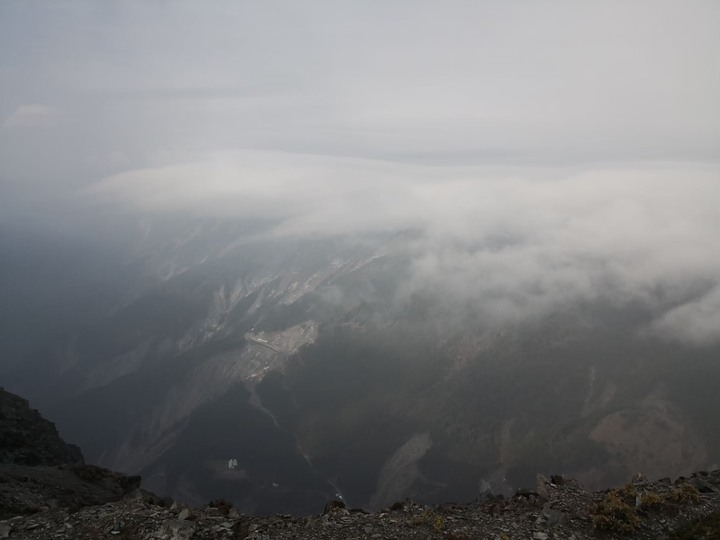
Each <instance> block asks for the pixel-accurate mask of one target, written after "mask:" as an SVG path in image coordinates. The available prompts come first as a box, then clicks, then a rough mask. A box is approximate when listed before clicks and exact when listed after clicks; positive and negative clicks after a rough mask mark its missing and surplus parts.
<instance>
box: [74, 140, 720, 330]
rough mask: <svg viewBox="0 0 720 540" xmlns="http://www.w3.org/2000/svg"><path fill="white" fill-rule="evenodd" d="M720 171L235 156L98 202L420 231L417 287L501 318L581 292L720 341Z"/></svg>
mask: <svg viewBox="0 0 720 540" xmlns="http://www.w3.org/2000/svg"><path fill="white" fill-rule="evenodd" d="M718 179H720V169H719V168H718V167H717V166H713V165H693V164H682V163H680V164H678V163H675V164H672V163H666V164H662V163H650V164H618V165H615V166H605V167H601V168H581V167H566V168H559V167H558V168H542V167H457V166H421V165H408V164H402V163H393V162H383V161H377V160H362V159H351V158H338V157H328V156H318V155H299V154H288V153H281V152H257V151H244V152H226V153H216V154H212V155H207V156H204V157H202V158H199V159H197V160H195V161H193V162H192V163H185V164H175V165H168V166H164V167H155V168H149V169H143V170H137V171H132V172H128V173H123V174H120V175H115V176H112V177H109V178H106V179H105V180H104V181H102V182H100V183H99V184H97V185H95V186H93V187H92V188H90V189H88V190H86V191H85V192H84V193H83V197H84V198H85V200H86V201H88V200H89V201H91V202H93V203H98V202H99V201H102V202H103V204H110V205H115V206H117V205H120V206H121V207H122V208H124V209H126V210H128V209H131V210H132V211H136V212H142V213H147V212H149V213H163V212H172V213H177V212H183V213H187V214H192V215H197V216H214V217H223V218H228V219H232V218H242V219H257V220H261V219H262V220H272V222H273V223H274V224H275V225H274V226H272V227H271V228H270V229H269V230H268V232H267V233H266V234H267V236H268V237H299V238H306V237H321V236H325V235H362V234H367V233H374V232H381V231H397V230H406V229H414V230H418V231H421V232H422V235H421V238H422V240H420V241H418V243H417V244H416V245H414V246H413V250H414V251H413V264H412V270H413V276H412V279H411V280H410V282H408V284H407V285H406V287H407V288H408V289H409V290H412V289H421V288H422V289H424V290H436V291H442V292H443V294H444V295H445V296H446V297H447V298H448V300H449V301H451V302H452V301H463V302H467V301H473V302H476V303H477V305H479V306H481V307H480V309H481V310H482V311H485V312H487V313H488V314H490V315H492V316H493V318H494V319H496V320H516V319H517V318H519V317H522V316H527V315H537V314H542V313H547V312H548V311H551V310H553V309H557V308H559V307H562V306H566V305H569V304H570V303H571V302H575V301H578V300H584V301H590V302H592V301H597V300H601V301H611V302H614V303H618V304H624V303H628V302H641V303H643V304H644V305H648V306H650V307H653V308H657V309H659V310H660V311H659V313H660V314H659V316H658V320H657V321H656V322H655V323H654V324H653V327H652V331H654V332H656V333H660V334H663V335H665V336H667V337H669V338H671V339H678V340H681V341H685V342H690V343H694V344H704V343H711V342H714V341H718V340H720V325H718V324H716V322H717V313H718V310H717V309H716V308H717V307H718V301H717V294H718V293H717V291H718V287H720V213H719V212H718V203H717V201H720V182H718Z"/></svg>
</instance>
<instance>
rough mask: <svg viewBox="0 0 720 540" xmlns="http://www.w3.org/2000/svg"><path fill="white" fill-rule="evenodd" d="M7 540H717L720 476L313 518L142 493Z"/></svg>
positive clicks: (50, 513) (16, 529)
mask: <svg viewBox="0 0 720 540" xmlns="http://www.w3.org/2000/svg"><path fill="white" fill-rule="evenodd" d="M0 538H24V539H31V538H32V539H45V538H55V539H65V538H67V539H82V538H87V539H91V538H118V539H143V540H150V539H158V540H159V539H175V540H181V539H195V538H198V539H202V538H208V539H209V538H247V539H275V538H277V539H335V538H337V539H341V538H342V539H348V540H350V539H358V540H359V539H404V538H409V539H410V538H417V539H435V538H437V539H441V538H442V539H448V540H465V539H485V538H487V539H498V540H518V539H531V540H544V539H575V540H582V539H591V538H638V539H653V540H655V539H660V538H666V539H669V540H670V539H703V538H706V539H710V538H712V539H717V538H720V471H714V472H710V473H698V474H696V475H693V476H692V477H691V478H681V479H678V480H676V481H674V482H672V481H670V480H668V479H665V480H660V481H657V482H647V481H644V480H643V479H637V480H636V481H634V482H631V483H629V484H627V485H626V486H624V487H622V488H620V489H616V490H610V491H603V492H597V493H588V492H586V491H585V490H583V488H582V487H581V486H580V485H579V484H578V483H577V482H576V481H574V480H573V479H572V478H569V477H564V476H553V477H552V478H551V479H550V480H547V479H545V478H544V477H538V483H537V486H536V488H535V489H533V490H521V491H519V492H518V493H517V494H516V495H515V496H513V497H512V498H509V499H503V498H492V497H490V498H487V499H486V500H483V501H476V502H473V503H470V504H444V505H439V506H426V505H422V504H418V503H415V502H412V501H406V502H402V503H396V504H394V505H392V507H390V508H388V509H386V510H383V511H380V512H376V513H366V512H364V511H362V510H352V509H347V508H345V507H344V506H343V505H342V503H339V502H331V503H329V504H328V505H327V507H326V508H325V510H324V512H323V513H322V514H321V515H315V516H307V517H301V518H298V517H290V516H268V517H251V516H244V515H240V514H239V513H238V512H237V511H236V510H235V509H234V508H232V506H231V505H230V504H228V503H226V502H225V501H214V502H213V503H210V504H208V505H206V506H205V507H204V508H187V507H184V506H183V505H179V504H177V503H174V502H171V501H169V500H167V499H161V498H158V497H156V496H154V495H152V494H149V493H147V492H144V491H142V490H135V491H134V492H133V493H132V494H129V495H128V496H126V497H124V498H122V499H120V500H117V501H114V502H109V503H107V504H103V505H96V506H87V507H83V508H79V509H77V508H76V509H68V508H51V507H45V508H42V509H40V511H39V512H37V513H35V514H32V515H27V516H18V517H14V518H11V519H7V520H4V521H2V522H0Z"/></svg>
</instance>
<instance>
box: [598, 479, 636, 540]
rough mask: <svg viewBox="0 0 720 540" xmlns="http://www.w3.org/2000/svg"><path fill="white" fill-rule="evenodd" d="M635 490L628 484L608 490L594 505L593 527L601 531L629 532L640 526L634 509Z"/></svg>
mask: <svg viewBox="0 0 720 540" xmlns="http://www.w3.org/2000/svg"><path fill="white" fill-rule="evenodd" d="M636 496H637V490H636V489H635V487H634V486H632V485H630V484H628V485H626V486H624V487H622V488H619V489H613V490H611V491H608V492H607V493H606V495H605V497H604V498H603V500H602V501H600V502H599V503H597V504H596V505H595V509H594V512H593V514H592V516H591V519H592V524H593V527H595V528H596V529H600V530H603V531H610V532H616V533H621V534H630V533H632V532H633V531H634V530H635V529H637V528H638V527H639V526H640V517H639V516H638V514H637V510H636V509H635V497H636Z"/></svg>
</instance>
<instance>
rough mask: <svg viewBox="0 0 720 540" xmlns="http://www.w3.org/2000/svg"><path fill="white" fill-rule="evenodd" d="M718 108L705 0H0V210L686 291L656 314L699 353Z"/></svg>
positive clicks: (713, 251)
mask: <svg viewBox="0 0 720 540" xmlns="http://www.w3.org/2000/svg"><path fill="white" fill-rule="evenodd" d="M719 96H720V2H717V1H715V0H708V1H706V2H700V1H698V2H693V1H687V2H679V1H674V2H665V1H661V0H652V1H648V2H640V1H638V2H626V1H618V2H612V1H602V2H600V1H598V2H578V1H576V0H573V1H569V2H529V1H528V2H523V1H516V2H510V1H505V0H503V1H495V2H490V1H487V2H479V1H478V2H460V1H457V2H453V1H442V2H441V1H434V2H425V1H417V0H413V1H404V0H398V1H382V2H381V1H377V2H369V1H362V2H360V1H357V2H350V1H347V2H346V1H339V0H333V1H327V2H321V1H307V2H290V1H287V2H274V1H262V2H250V1H247V2H240V1H232V2H221V1H212V2H195V1H193V2H165V1H154V2H146V1H143V2H131V1H127V2H99V1H96V2H79V1H76V2H70V1H68V2H62V1H60V2H54V1H53V2H51V1H46V2H30V1H20V0H17V1H12V0H6V1H4V2H0V200H1V202H0V211H3V212H5V213H6V215H10V213H12V215H15V216H22V215H23V214H24V213H30V212H37V211H38V209H43V211H44V212H46V213H47V212H49V213H50V214H52V209H53V208H56V207H61V206H63V205H65V204H67V200H72V201H78V200H79V201H83V204H87V202H88V200H90V201H93V202H95V203H97V202H101V203H103V204H107V202H108V201H109V202H111V203H112V204H114V205H119V206H120V207H122V208H127V209H133V210H135V209H140V210H142V211H144V212H164V211H168V210H171V211H175V210H182V211H187V212H191V213H197V214H202V215H205V214H209V215H222V216H227V217H233V216H239V217H243V218H247V217H251V218H252V217H256V216H257V217H263V216H267V215H271V216H272V217H274V218H277V220H278V223H279V225H278V227H277V229H276V230H275V234H300V235H305V234H315V235H317V234H327V233H328V232H333V233H338V232H339V233H358V232H365V231H369V230H378V229H381V230H387V229H393V228H405V227H422V228H424V229H425V230H426V232H427V235H426V238H427V250H426V251H424V252H423V254H422V256H419V257H418V260H417V261H416V268H417V275H418V279H423V280H425V282H426V283H432V281H433V279H435V278H437V277H439V276H443V279H444V280H447V278H448V276H454V278H455V283H457V284H458V287H460V286H462V287H463V290H464V291H466V289H467V285H468V284H473V283H474V284H477V283H479V280H478V279H477V276H479V275H481V274H482V275H484V276H487V275H490V274H492V275H494V276H496V277H497V280H490V281H486V287H492V288H493V291H498V290H500V291H503V290H506V291H512V290H520V291H526V290H530V289H532V290H539V291H541V294H538V295H536V296H537V298H535V297H534V300H533V302H535V301H537V302H539V303H540V304H543V302H546V301H547V298H550V297H551V298H553V299H557V298H558V297H559V296H562V295H563V294H574V295H578V296H581V297H584V298H593V297H594V296H596V295H597V294H599V293H598V290H599V288H600V287H601V284H605V285H606V284H607V282H608V275H609V276H610V280H611V281H613V282H614V283H616V285H617V287H616V292H617V291H620V292H622V291H632V292H633V294H634V295H637V296H643V295H646V294H649V293H648V291H650V290H654V289H653V288H654V287H657V286H658V284H660V285H662V286H664V287H669V288H673V287H674V288H675V290H681V291H684V292H683V293H682V294H680V293H678V294H679V296H678V298H684V300H683V301H678V305H677V307H676V308H673V309H672V310H670V311H668V312H666V313H664V314H662V316H661V317H659V318H658V321H657V328H658V329H660V330H662V331H663V332H670V333H673V332H674V333H675V334H677V335H679V336H680V337H682V338H683V339H688V340H690V341H694V342H706V341H713V340H716V339H720V278H719V277H718V276H720V217H719V216H720V163H719V162H720V98H719ZM490 238H495V239H497V238H506V239H510V240H508V242H510V243H511V244H512V245H513V246H514V247H513V249H507V250H504V251H502V252H501V253H490V252H488V251H483V250H480V251H478V250H477V249H476V247H477V246H478V245H484V244H483V241H485V240H487V239H490ZM448 240H452V242H449V241H448ZM469 246H475V247H472V248H471V247H469ZM453 250H454V251H453ZM451 251H453V252H451ZM598 267H602V268H604V269H605V270H606V272H605V273H604V274H603V276H602V277H598V276H597V274H598V272H597V268H598ZM518 268H525V269H526V270H527V269H529V270H527V271H526V272H524V273H519V272H518ZM511 270H513V271H511ZM520 274H522V275H520ZM688 291H691V292H688ZM478 294H481V295H482V294H487V291H484V290H483V289H482V287H479V292H478ZM683 294H684V295H685V296H683ZM501 296H502V295H501ZM507 298H509V297H503V300H502V302H503V306H504V307H503V306H500V307H498V309H507V310H509V311H512V310H513V309H515V310H516V309H521V308H523V309H524V308H527V303H528V302H527V298H526V297H523V298H522V299H520V300H517V301H515V300H513V301H511V304H512V305H510V306H506V305H505V304H504V303H505V302H506V300H507ZM531 303H532V302H531ZM523 306H525V307H523ZM678 321H679V322H678ZM683 321H685V323H683ZM687 321H691V322H690V323H687ZM697 321H702V322H701V323H698V322H697Z"/></svg>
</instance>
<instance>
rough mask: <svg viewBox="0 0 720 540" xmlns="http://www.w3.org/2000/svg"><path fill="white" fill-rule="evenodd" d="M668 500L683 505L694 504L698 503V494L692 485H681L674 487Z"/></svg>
mask: <svg viewBox="0 0 720 540" xmlns="http://www.w3.org/2000/svg"><path fill="white" fill-rule="evenodd" d="M668 499H669V500H671V501H672V502H675V503H679V504H684V503H696V502H700V499H701V497H700V492H699V491H698V490H697V488H696V487H695V486H693V485H692V484H682V485H681V486H679V487H676V488H675V489H673V490H672V491H671V492H670V495H669V496H668Z"/></svg>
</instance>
